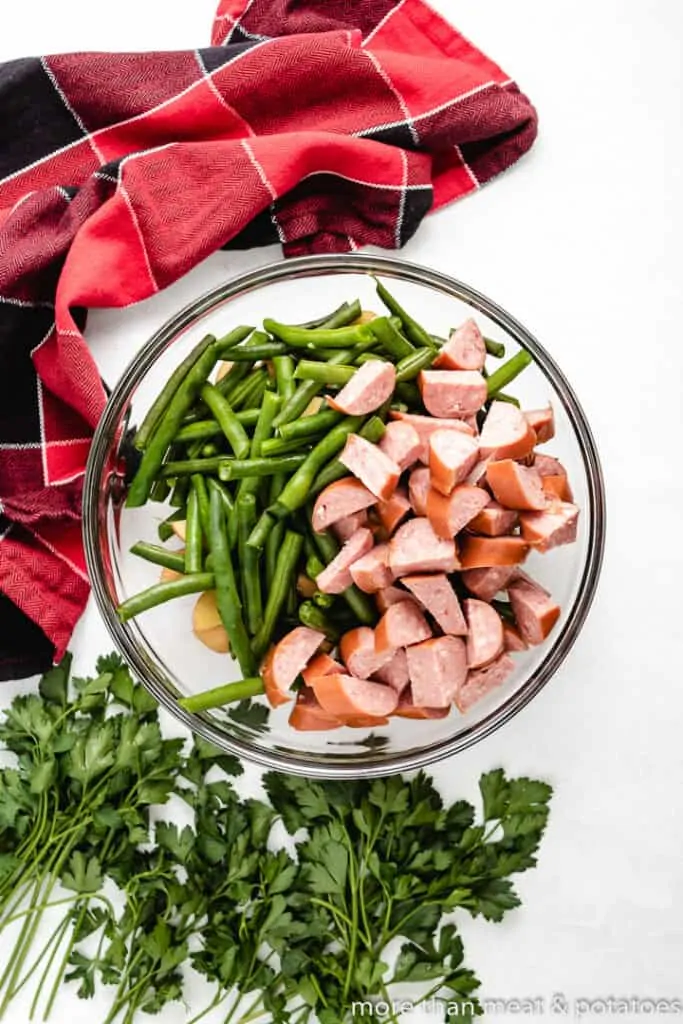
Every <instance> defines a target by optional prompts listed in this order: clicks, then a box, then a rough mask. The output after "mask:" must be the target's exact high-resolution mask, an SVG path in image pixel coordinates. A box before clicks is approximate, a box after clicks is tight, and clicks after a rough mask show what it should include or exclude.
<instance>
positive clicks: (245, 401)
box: [230, 369, 268, 410]
mask: <svg viewBox="0 0 683 1024" xmlns="http://www.w3.org/2000/svg"><path fill="white" fill-rule="evenodd" d="M267 386H268V371H267V370H264V369H260V370H252V372H251V376H249V377H247V378H246V380H244V381H242V383H241V384H238V386H237V387H236V388H235V390H234V391H233V393H232V395H231V396H230V402H231V404H232V406H233V408H234V409H235V410H238V409H239V408H240V407H241V408H243V409H254V408H258V407H260V405H261V399H262V398H263V394H264V392H265V390H266V387H267Z"/></svg>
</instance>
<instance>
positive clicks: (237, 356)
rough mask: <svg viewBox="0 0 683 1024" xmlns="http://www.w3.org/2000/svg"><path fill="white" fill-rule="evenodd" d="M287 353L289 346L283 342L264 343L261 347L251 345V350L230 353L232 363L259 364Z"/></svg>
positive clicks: (240, 349)
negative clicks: (263, 360) (261, 361)
mask: <svg viewBox="0 0 683 1024" xmlns="http://www.w3.org/2000/svg"><path fill="white" fill-rule="evenodd" d="M286 352H287V346H286V345H285V343H284V342H283V341H264V342H263V343H262V344H261V345H251V346H250V347H249V348H236V349H235V351H234V352H231V353H230V362H232V363H257V362H258V361H259V359H273V357H275V356H283V355H285V354H286Z"/></svg>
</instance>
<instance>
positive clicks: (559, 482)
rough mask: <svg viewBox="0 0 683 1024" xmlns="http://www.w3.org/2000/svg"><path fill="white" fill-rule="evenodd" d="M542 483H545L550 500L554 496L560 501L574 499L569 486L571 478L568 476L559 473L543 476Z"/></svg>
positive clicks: (544, 488) (544, 487)
mask: <svg viewBox="0 0 683 1024" xmlns="http://www.w3.org/2000/svg"><path fill="white" fill-rule="evenodd" d="M541 483H542V485H543V490H544V491H545V493H546V495H547V496H548V498H549V500H550V501H552V500H553V499H554V498H559V500H560V501H573V500H574V495H573V494H572V489H571V487H570V486H569V480H568V479H567V477H566V476H564V475H562V474H558V475H557V476H542V477H541Z"/></svg>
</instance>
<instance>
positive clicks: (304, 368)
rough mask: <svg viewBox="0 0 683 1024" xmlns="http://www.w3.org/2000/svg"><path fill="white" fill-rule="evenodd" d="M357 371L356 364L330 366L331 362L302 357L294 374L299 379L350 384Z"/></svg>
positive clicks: (322, 382)
mask: <svg viewBox="0 0 683 1024" xmlns="http://www.w3.org/2000/svg"><path fill="white" fill-rule="evenodd" d="M355 372H356V368H355V366H334V365H332V366H330V364H329V363H314V362H312V361H311V360H310V359H302V360H301V362H300V363H298V365H297V368H296V370H295V371H294V376H295V377H296V378H297V380H316V381H319V382H320V383H321V384H348V382H349V381H350V380H351V378H352V377H353V375H354V373H355Z"/></svg>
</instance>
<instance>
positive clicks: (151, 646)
mask: <svg viewBox="0 0 683 1024" xmlns="http://www.w3.org/2000/svg"><path fill="white" fill-rule="evenodd" d="M369 274H377V275H379V276H380V277H381V278H383V279H384V280H386V281H387V282H388V284H389V287H390V289H391V290H393V291H394V292H395V294H396V296H397V298H398V300H399V301H400V302H401V303H402V304H403V305H404V306H405V307H406V308H407V309H408V310H410V312H411V313H412V314H413V315H414V316H415V317H416V318H417V319H418V320H419V321H420V322H421V323H423V324H424V325H425V326H426V327H427V329H428V330H430V331H432V332H433V333H435V334H441V335H443V334H444V333H446V332H447V330H448V329H449V328H450V327H451V326H453V325H457V324H458V323H460V322H461V321H462V320H464V319H465V318H466V317H467V316H470V315H472V314H474V315H475V316H476V318H477V321H478V323H479V324H480V326H481V328H482V331H483V333H484V334H485V335H487V336H489V337H491V338H494V339H496V340H499V341H503V342H504V343H505V346H506V349H507V353H506V358H507V357H509V356H510V355H512V354H513V353H514V352H516V351H518V350H519V348H520V347H522V348H525V349H528V351H529V352H530V353H531V355H532V356H533V358H534V362H533V364H532V365H531V366H529V368H528V369H527V370H525V371H524V373H523V374H522V375H521V376H520V377H519V378H518V379H517V380H516V381H515V383H514V389H513V390H514V392H515V394H516V395H517V396H518V397H519V398H520V400H521V401H522V404H523V405H524V406H525V407H526V408H538V407H541V406H543V405H545V404H547V402H548V400H549V399H550V401H551V402H552V403H553V406H554V408H555V416H556V424H557V434H556V437H555V439H554V440H553V441H552V443H551V444H549V445H548V446H547V450H548V453H549V454H552V455H556V456H557V457H558V458H559V459H561V461H562V462H563V463H564V464H565V466H566V468H567V470H568V473H569V478H570V481H571V484H572V487H573V489H574V494H575V501H576V502H577V504H578V505H579V506H580V509H581V516H580V528H579V536H578V540H577V542H576V543H575V544H572V545H568V546H565V547H560V548H558V549H555V550H553V551H551V552H549V553H548V554H546V555H538V554H532V555H531V556H530V557H529V558H528V560H527V563H526V564H525V569H527V570H528V571H529V572H530V574H531V575H533V576H534V577H536V578H537V579H538V580H539V581H540V582H541V583H542V584H544V585H545V586H546V587H547V588H548V590H550V591H551V593H552V594H553V596H554V597H555V599H556V600H557V601H558V602H559V604H560V605H561V607H562V615H561V618H560V620H559V621H558V623H557V625H556V626H555V629H554V630H553V632H552V633H551V635H550V637H549V638H548V640H547V641H546V642H545V643H543V644H542V645H541V646H539V647H535V648H533V649H531V650H529V651H527V652H524V653H523V654H521V655H515V661H516V666H517V667H516V670H515V673H514V675H513V676H512V677H511V678H510V679H509V680H508V681H507V682H506V683H505V685H504V686H502V687H501V688H499V689H498V690H497V691H495V692H494V693H491V694H489V695H488V696H487V697H486V698H485V699H484V700H482V701H481V702H480V703H479V704H477V705H476V706H475V707H473V708H472V709H471V710H470V711H469V712H468V713H467V714H465V715H461V714H459V713H458V712H457V711H456V710H455V708H454V709H453V710H452V712H451V713H450V714H449V716H448V717H447V718H444V719H436V720H420V721H414V720H409V719H401V718H394V719H391V721H390V724H389V725H387V726H385V727H381V728H376V729H375V730H374V731H373V732H372V733H370V732H367V731H365V730H362V729H350V728H343V729H338V730H336V731H333V732H320V733H315V732H303V733H301V732H295V731H294V730H292V729H290V728H289V726H288V723H287V716H288V713H289V709H290V707H291V705H288V706H287V707H284V708H278V709H276V710H274V711H271V712H270V713H269V714H268V715H266V714H265V712H261V713H260V714H259V712H256V719H263V720H255V718H254V714H253V713H252V715H248V716H243V715H238V716H237V718H239V720H236V719H235V717H233V716H234V712H231V711H230V710H229V709H220V710H218V711H214V712H207V713H203V714H200V715H192V714H188V713H187V712H185V711H184V710H183V709H181V708H180V707H179V706H178V703H177V699H178V698H179V697H182V696H186V695H188V694H192V693H196V692H198V691H200V690H203V689H206V688H208V687H212V686H216V685H219V684H220V683H223V682H227V681H229V680H231V679H234V678H237V677H238V675H239V670H238V669H237V668H236V665H235V663H233V662H232V660H231V659H230V658H229V657H227V656H226V655H220V654H215V653H213V652H211V651H210V650H208V649H207V648H206V647H205V646H204V645H203V644H201V643H200V642H199V641H198V640H197V639H196V638H195V637H194V635H193V633H192V628H191V616H192V608H193V603H194V601H195V600H196V598H194V597H187V598H182V599H179V600H176V601H173V602H170V603H168V604H165V605H162V606H160V607H157V608H155V609H153V610H151V611H149V612H147V613H145V614H144V615H142V616H141V617H140V618H139V619H136V620H134V621H131V622H127V623H126V624H125V625H123V624H121V622H120V621H119V619H118V618H117V615H116V607H117V605H118V604H119V603H120V602H121V601H123V600H125V599H126V598H128V597H130V596H131V595H132V594H134V593H136V592H137V591H139V590H142V589H144V588H145V587H148V586H150V585H152V584H153V583H155V582H156V581H157V579H158V574H159V569H158V567H157V566H154V565H151V564H149V563H147V562H144V561H142V560H141V559H139V558H137V557H135V556H133V555H131V554H130V551H129V549H130V547H131V545H132V544H133V543H134V542H135V541H137V540H148V541H152V542H158V538H157V526H158V524H159V522H160V521H161V520H162V519H164V518H165V517H166V516H167V515H168V514H169V511H171V510H170V509H169V508H166V507H164V506H163V505H160V504H155V503H151V504H147V505H146V506H144V507H143V508H135V509H127V508H125V507H124V505H123V502H124V499H125V490H126V481H127V479H129V478H130V476H131V473H132V470H133V468H134V465H133V463H132V460H133V458H134V456H133V455H132V450H131V447H130V441H129V438H130V431H131V430H132V429H133V428H135V427H136V426H137V425H139V424H140V422H141V421H142V419H143V417H144V415H145V413H146V412H147V410H148V409H149V407H150V405H151V403H152V402H153V400H154V398H155V397H156V396H157V395H158V393H159V391H160V389H161V388H162V387H163V385H164V383H165V382H166V381H167V379H168V377H169V376H170V374H171V373H172V371H173V370H174V369H175V367H176V366H177V365H178V363H179V362H180V361H181V360H182V359H183V358H184V357H185V356H186V355H187V353H188V352H189V350H190V349H191V348H192V347H193V346H194V345H195V344H196V342H197V341H198V340H199V339H200V338H201V337H203V336H204V335H205V334H206V333H212V334H216V335H217V336H219V335H222V334H225V333H227V331H228V330H230V329H231V328H232V327H234V326H237V325H238V324H243V323H247V324H253V325H254V326H259V325H260V323H261V321H262V320H263V318H264V317H268V316H270V317H273V318H275V319H277V320H280V321H284V322H288V323H293V322H300V321H302V320H310V319H313V318H315V317H317V316H321V315H323V314H325V313H326V312H327V311H328V310H330V309H333V308H335V307H336V306H338V305H339V304H340V303H341V302H343V301H344V300H346V299H349V300H350V299H352V298H354V297H356V296H357V297H359V298H360V300H361V303H362V305H363V308H365V309H378V308H379V305H380V304H379V300H378V299H377V297H376V294H375V290H374V284H373V281H372V279H371V278H370V277H369V276H368V275H369ZM545 450H546V449H544V451H545ZM83 504H84V507H83V520H84V534H85V547H86V554H87V561H88V568H89V571H90V578H91V581H92V587H93V592H94V595H95V599H96V601H97V603H98V606H99V609H100V612H101V614H102V616H103V618H104V621H105V623H106V625H107V628H108V629H109V632H110V634H111V637H112V640H113V641H114V643H115V644H116V646H117V647H118V649H119V650H120V652H121V654H122V655H123V657H124V658H125V659H126V661H127V662H128V663H129V664H130V666H131V668H132V669H133V671H134V672H135V673H136V674H137V676H138V677H139V678H140V680H141V681H142V682H143V683H144V685H145V686H146V687H147V688H148V690H149V691H150V692H151V693H152V694H153V695H154V697H155V698H156V699H157V700H158V701H159V703H160V704H162V705H163V706H164V707H165V708H166V709H167V710H168V711H170V712H171V713H172V714H173V715H174V716H175V717H176V718H177V719H179V720H180V721H181V722H182V723H184V724H185V725H186V726H187V727H188V728H189V729H191V730H192V731H193V732H195V733H197V734H199V735H200V736H203V737H204V738H205V739H207V740H210V741H212V742H213V743H215V744H216V745H217V746H218V747H220V748H221V749H222V750H224V751H228V752H232V753H234V754H237V755H238V756H241V757H244V758H248V759H249V760H251V761H254V762H257V763H258V764H260V765H263V766H266V767H269V768H275V769H277V770H281V771H287V772H291V773H297V774H301V775H307V776H311V777H319V778H321V777H327V778H344V777H346V778H350V777H353V776H357V775H366V776H379V775H387V774H390V773H393V772H399V771H404V770H408V769H414V768H418V767H421V766H424V765H427V764H430V763H432V762H434V761H437V760H440V759H441V758H444V757H448V756H450V755H451V754H455V753H457V752H458V751H461V750H464V749H465V748H466V747H468V746H470V745H471V744H473V743H476V742H477V741H478V740H481V739H483V738H484V737H485V736H488V735H489V734H490V733H492V732H493V731H494V730H496V729H498V728H499V727H500V726H501V725H503V724H504V723H505V722H507V721H508V720H509V719H510V718H512V716H513V715H515V714H516V713H517V712H518V711H520V710H521V709H522V708H523V707H524V706H525V705H526V704H527V703H528V702H529V701H530V700H531V699H532V698H533V697H534V696H535V695H536V694H537V693H538V692H539V690H540V689H541V687H542V686H544V685H545V684H546V683H547V682H548V680H549V679H550V678H551V676H552V675H553V673H554V672H555V671H556V670H557V668H558V667H559V665H560V664H561V663H562V661H563V660H564V658H565V657H566V656H567V654H568V652H569V650H570V649H571V647H572V645H573V643H574V641H575V640H576V638H577V636H578V634H579V631H580V629H581V626H582V625H583V623H584V621H585V618H586V615H587V613H588V610H589V607H590V605H591V602H592V600H593V596H594V594H595V589H596V585H597V582H598V576H599V573H600V566H601V562H602V555H603V546H604V531H605V499H604V486H603V480H602V474H601V470H600V463H599V459H598V454H597V451H596V447H595V442H594V440H593V437H592V435H591V431H590V428H589V426H588V423H587V422H586V417H585V415H584V413H583V411H582V409H581V406H580V405H579V403H578V401H577V398H576V396H575V395H574V392H573V391H572V389H571V387H570V385H569V383H568V382H567V380H566V379H565V377H564V376H563V374H562V372H561V371H560V369H559V367H558V366H557V365H556V364H555V362H554V361H553V360H552V359H551V357H550V356H549V355H548V353H547V352H546V350H545V349H544V348H543V347H542V346H541V345H540V344H539V342H538V341H536V340H535V338H533V337H532V336H531V335H530V334H529V332H528V331H527V330H525V328H524V327H523V326H522V325H521V324H520V323H518V322H517V321H516V320H515V319H514V318H513V317H511V316H510V315H509V314H508V313H506V312H505V310H503V309H501V308H500V307H499V306H497V305H496V304H495V303H494V302H492V301H491V300H490V299H488V298H486V297H485V296H483V295H481V294H479V293H478V292H476V291H474V290H473V289H471V288H469V287H467V286H466V285H464V284H461V283H460V282H459V281H456V280H453V279H452V278H450V277H447V276H446V275H445V274H441V273H438V272H437V271H434V270H428V269H426V268H424V267H420V266H416V265H413V264H410V263H405V262H403V261H401V260H397V259H393V258H388V257H378V256H366V255H362V254H353V255H339V256H337V255H335V256H310V257H308V256H307V257H303V258H300V259H293V260H289V261H286V262H281V263H276V264H273V265H270V266H267V267H263V268H261V269H259V270H255V271H252V272H250V273H248V274H245V275H243V276H241V277H239V278H236V279H235V280H233V281H230V282H228V283H227V284H225V285H223V286H221V287H220V288H216V289H214V290H213V291H211V292H209V293H208V294H206V295H204V296H202V297H201V298H199V299H197V301H196V302H194V303H192V304H191V305H189V306H186V307H185V309H182V310H181V311H180V312H179V313H177V314H176V315H175V316H174V317H173V318H172V319H170V320H169V321H168V322H167V323H166V324H165V325H164V326H163V327H162V328H161V329H160V330H159V331H157V333H156V334H155V335H154V337H152V338H151V339H150V340H149V341H148V342H147V344H146V345H144V346H143V347H142V348H141V350H140V352H139V354H138V355H137V356H136V357H135V359H134V360H133V362H132V363H131V364H130V366H129V367H128V369H127V370H126V371H125V372H124V373H123V375H122V377H121V379H120V380H119V382H118V384H117V385H116V387H115V388H114V391H113V393H112V395H111V397H110V399H109V402H108V404H107V407H106V410H105V413H104V416H103V417H102V420H101V422H100V424H99V426H98V428H97V431H96V433H95V437H94V441H93V445H92V450H91V452H90V458H89V463H88V468H87V473H86V479H85V489H84V502H83ZM261 700H262V698H261Z"/></svg>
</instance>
